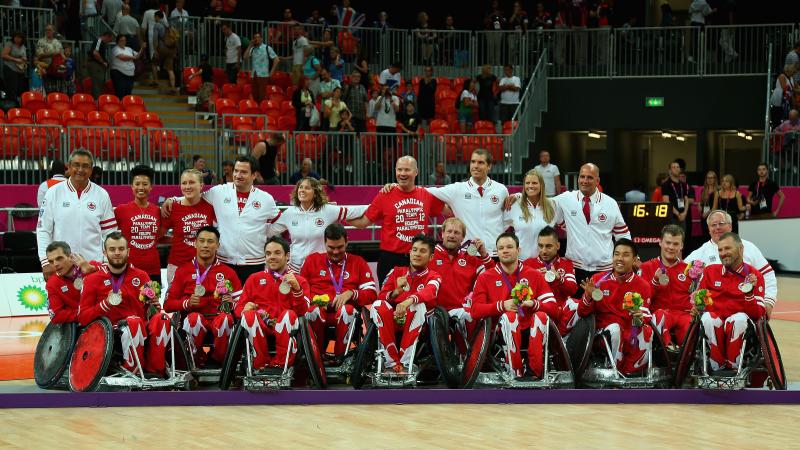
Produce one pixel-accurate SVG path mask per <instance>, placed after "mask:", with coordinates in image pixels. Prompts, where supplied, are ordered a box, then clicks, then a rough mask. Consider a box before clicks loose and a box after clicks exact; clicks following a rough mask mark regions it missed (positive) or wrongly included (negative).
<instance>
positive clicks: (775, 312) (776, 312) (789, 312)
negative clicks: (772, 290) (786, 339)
mask: <svg viewBox="0 0 800 450" xmlns="http://www.w3.org/2000/svg"><path fill="white" fill-rule="evenodd" d="M794 313H800V310H794V311H773V312H772V315H773V316H774V315H776V314H794Z"/></svg>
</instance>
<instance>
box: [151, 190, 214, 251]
mask: <svg viewBox="0 0 800 450" xmlns="http://www.w3.org/2000/svg"><path fill="white" fill-rule="evenodd" d="M172 205H173V206H172V214H170V216H169V218H167V219H164V223H163V225H164V229H165V230H166V229H169V228H172V250H171V251H170V252H169V260H168V262H169V263H170V264H172V265H175V266H178V267H180V266H182V265H184V264H186V263H188V262H191V261H192V258H194V256H195V255H196V254H197V250H196V249H195V248H194V240H195V239H196V238H197V230H199V229H200V228H203V227H204V226H207V225H213V224H214V222H215V221H216V216H215V215H214V207H213V206H211V204H210V203H208V202H207V201H205V200H200V202H199V203H198V204H196V205H194V206H185V205H181V204H180V202H174V203H173V204H172Z"/></svg>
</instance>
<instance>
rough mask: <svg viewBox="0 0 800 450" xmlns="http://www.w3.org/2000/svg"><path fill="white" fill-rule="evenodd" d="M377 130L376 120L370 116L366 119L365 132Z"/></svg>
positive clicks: (375, 131)
mask: <svg viewBox="0 0 800 450" xmlns="http://www.w3.org/2000/svg"><path fill="white" fill-rule="evenodd" d="M377 132H378V122H377V121H376V120H375V118H373V117H370V118H369V119H367V133H377Z"/></svg>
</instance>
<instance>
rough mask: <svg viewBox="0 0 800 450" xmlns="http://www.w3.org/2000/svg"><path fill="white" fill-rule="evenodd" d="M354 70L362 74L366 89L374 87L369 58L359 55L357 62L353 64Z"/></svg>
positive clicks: (362, 81) (362, 82)
mask: <svg viewBox="0 0 800 450" xmlns="http://www.w3.org/2000/svg"><path fill="white" fill-rule="evenodd" d="M353 70H355V71H357V72H358V73H360V74H361V84H362V85H363V86H364V89H366V90H367V91H369V89H370V88H371V87H372V76H371V75H370V73H369V62H367V58H365V57H363V56H359V57H358V60H357V62H356V64H355V65H354V66H353Z"/></svg>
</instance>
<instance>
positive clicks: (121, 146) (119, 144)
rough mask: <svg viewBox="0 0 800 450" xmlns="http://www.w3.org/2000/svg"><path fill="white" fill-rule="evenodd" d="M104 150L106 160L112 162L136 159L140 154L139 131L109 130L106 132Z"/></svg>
mask: <svg viewBox="0 0 800 450" xmlns="http://www.w3.org/2000/svg"><path fill="white" fill-rule="evenodd" d="M106 148H107V149H108V154H107V155H105V156H106V157H107V158H109V159H112V160H126V159H134V160H136V159H138V158H139V156H140V154H141V150H140V149H141V134H140V132H139V130H128V129H119V128H111V129H109V130H108V134H107V143H106Z"/></svg>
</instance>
